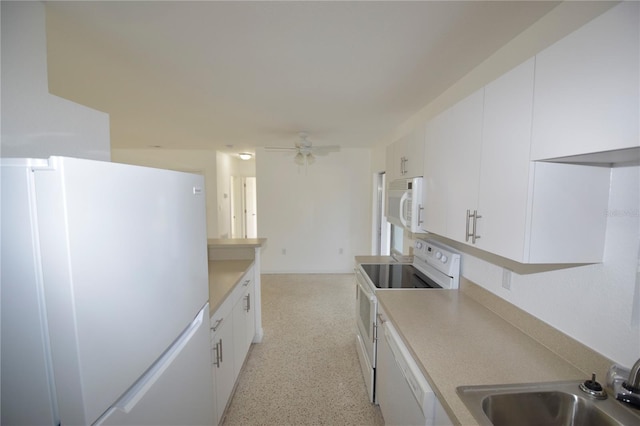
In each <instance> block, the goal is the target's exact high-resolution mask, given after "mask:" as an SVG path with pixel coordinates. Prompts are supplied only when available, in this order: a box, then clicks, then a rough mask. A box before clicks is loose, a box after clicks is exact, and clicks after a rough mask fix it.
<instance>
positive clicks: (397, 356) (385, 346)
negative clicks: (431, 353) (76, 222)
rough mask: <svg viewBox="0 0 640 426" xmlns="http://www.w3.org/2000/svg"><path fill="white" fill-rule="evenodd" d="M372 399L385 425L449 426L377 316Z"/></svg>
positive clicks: (400, 346) (414, 365) (389, 328)
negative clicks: (373, 398) (375, 364)
mask: <svg viewBox="0 0 640 426" xmlns="http://www.w3.org/2000/svg"><path fill="white" fill-rule="evenodd" d="M379 318H380V324H381V326H380V327H381V329H382V332H380V333H379V337H378V361H377V367H376V395H377V401H378V403H379V404H380V411H381V412H382V417H384V421H385V423H386V424H389V425H424V426H433V425H437V426H448V425H453V422H452V421H451V420H450V419H449V417H448V416H447V414H446V412H445V411H444V408H443V407H442V404H441V403H440V401H439V400H438V398H437V397H436V395H435V393H434V392H433V390H432V389H431V387H430V386H429V384H428V383H427V380H426V379H425V377H424V375H423V374H422V373H421V371H420V369H419V367H418V365H417V363H416V362H415V360H414V359H413V358H412V357H411V355H410V352H409V350H408V349H407V347H406V346H405V345H404V343H403V342H402V339H401V338H400V336H399V334H398V333H397V331H396V330H395V328H394V327H393V325H392V324H391V322H390V321H388V319H387V317H386V314H385V313H384V310H382V309H381V308H380V313H379Z"/></svg>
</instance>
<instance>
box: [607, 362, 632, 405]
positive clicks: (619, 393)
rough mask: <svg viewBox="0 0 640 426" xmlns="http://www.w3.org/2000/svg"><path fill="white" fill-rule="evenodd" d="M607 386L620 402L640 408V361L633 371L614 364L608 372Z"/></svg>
mask: <svg viewBox="0 0 640 426" xmlns="http://www.w3.org/2000/svg"><path fill="white" fill-rule="evenodd" d="M627 376H628V378H627V379H626V380H625V377H627ZM607 385H609V386H610V387H611V388H612V389H613V392H614V394H615V395H616V399H617V400H618V401H621V402H624V403H625V404H629V405H632V406H634V407H638V408H640V359H639V360H637V361H636V363H635V364H633V367H631V370H627V369H626V368H623V367H620V366H619V365H616V364H613V365H612V366H611V367H610V368H609V371H608V372H607Z"/></svg>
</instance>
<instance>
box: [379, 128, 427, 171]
mask: <svg viewBox="0 0 640 426" xmlns="http://www.w3.org/2000/svg"><path fill="white" fill-rule="evenodd" d="M424 139H425V126H424V125H420V126H417V127H416V128H415V129H413V131H411V133H409V134H407V135H405V136H403V137H402V138H400V139H399V140H397V141H396V142H394V143H393V144H391V145H389V146H388V147H387V158H386V160H387V162H386V163H387V164H386V167H387V170H386V173H387V174H388V175H387V180H388V181H389V182H390V181H392V180H394V179H402V178H407V179H408V178H414V177H418V176H422V172H423V158H424Z"/></svg>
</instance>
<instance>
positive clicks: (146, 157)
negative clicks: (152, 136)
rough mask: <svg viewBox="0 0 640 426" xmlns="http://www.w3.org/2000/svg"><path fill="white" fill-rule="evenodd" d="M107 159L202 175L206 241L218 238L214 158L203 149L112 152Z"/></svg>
mask: <svg viewBox="0 0 640 426" xmlns="http://www.w3.org/2000/svg"><path fill="white" fill-rule="evenodd" d="M111 159H112V161H114V162H117V163H126V164H137V165H140V166H148V167H158V168H162V169H172V170H179V171H183V172H192V173H200V174H202V175H204V181H205V194H206V204H207V238H218V237H219V235H220V233H219V230H218V216H219V215H218V211H219V209H221V208H222V206H219V205H218V193H217V191H218V184H217V180H218V178H217V175H218V172H217V167H218V166H217V164H218V162H217V155H216V152H215V151H207V150H172V149H114V150H113V151H112V152H111Z"/></svg>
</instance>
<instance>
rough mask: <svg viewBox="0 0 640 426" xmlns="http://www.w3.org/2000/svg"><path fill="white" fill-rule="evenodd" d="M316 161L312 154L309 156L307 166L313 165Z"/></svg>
mask: <svg viewBox="0 0 640 426" xmlns="http://www.w3.org/2000/svg"><path fill="white" fill-rule="evenodd" d="M314 161H316V157H314V155H313V154H312V153H308V154H307V164H313V162H314Z"/></svg>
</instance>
